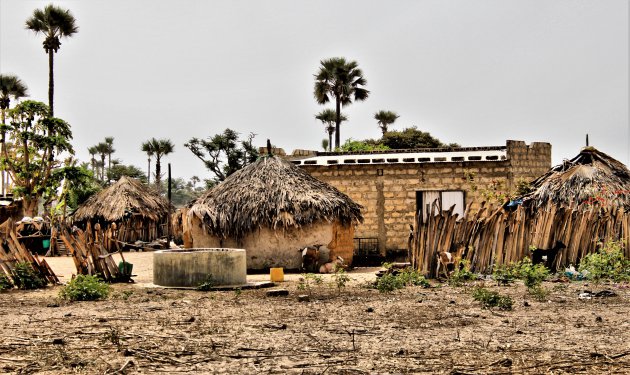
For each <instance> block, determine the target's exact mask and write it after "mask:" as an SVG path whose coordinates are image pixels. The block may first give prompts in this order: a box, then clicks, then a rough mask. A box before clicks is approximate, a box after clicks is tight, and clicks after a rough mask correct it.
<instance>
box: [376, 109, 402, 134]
mask: <svg viewBox="0 0 630 375" xmlns="http://www.w3.org/2000/svg"><path fill="white" fill-rule="evenodd" d="M399 117H400V116H398V113H396V112H392V111H378V112H376V113H375V114H374V119H375V120H376V121H378V126H379V128H381V131H382V132H383V135H385V133H387V127H388V126H389V125H391V124H393V123H394V122H396V119H398V118H399Z"/></svg>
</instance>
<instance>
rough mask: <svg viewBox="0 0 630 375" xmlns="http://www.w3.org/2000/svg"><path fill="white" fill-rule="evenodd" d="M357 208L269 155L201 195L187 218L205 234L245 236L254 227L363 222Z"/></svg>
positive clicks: (353, 203)
mask: <svg viewBox="0 0 630 375" xmlns="http://www.w3.org/2000/svg"><path fill="white" fill-rule="evenodd" d="M361 208H362V207H361V206H360V205H358V204H357V203H355V202H354V201H352V200H351V199H350V198H349V197H348V196H347V195H345V194H343V193H342V192H340V191H339V190H337V189H335V188H334V187H332V186H330V185H328V184H326V183H325V182H322V181H319V180H317V179H315V178H314V177H312V176H311V175H309V174H308V173H307V172H305V171H303V170H302V169H300V168H299V167H297V166H295V165H293V164H292V163H291V162H289V161H286V160H284V159H281V158H279V157H275V156H267V157H262V158H260V159H258V160H257V161H256V162H254V163H252V164H250V165H248V166H247V167H245V168H243V169H241V170H239V171H237V172H235V173H234V174H232V175H231V176H229V177H228V178H227V179H225V181H223V182H222V183H220V184H219V185H217V186H216V187H214V188H213V189H212V190H210V191H208V192H207V193H205V194H204V195H203V196H202V197H200V198H199V199H198V200H197V201H196V202H195V203H194V204H193V205H192V206H191V208H190V210H189V212H188V217H189V218H191V217H193V216H196V217H198V218H199V219H201V220H202V222H203V223H204V225H205V227H206V229H207V230H208V233H210V234H212V235H215V236H219V237H223V238H227V237H232V238H237V239H240V238H243V236H244V235H246V234H248V233H250V232H252V231H254V230H257V229H258V228H263V227H266V228H271V229H280V228H290V227H295V228H300V227H302V226H305V225H309V224H311V223H314V222H317V221H324V220H325V221H328V222H333V221H336V220H339V221H340V222H341V223H342V224H343V225H348V224H351V223H354V222H360V221H363V217H362V216H361Z"/></svg>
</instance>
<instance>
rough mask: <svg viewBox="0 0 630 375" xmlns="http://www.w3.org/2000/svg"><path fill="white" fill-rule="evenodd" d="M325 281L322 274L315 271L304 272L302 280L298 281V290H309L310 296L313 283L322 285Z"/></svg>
mask: <svg viewBox="0 0 630 375" xmlns="http://www.w3.org/2000/svg"><path fill="white" fill-rule="evenodd" d="M323 282H324V279H323V278H322V277H321V276H320V275H316V274H314V273H303V274H302V277H300V282H299V283H298V285H297V288H298V290H302V291H305V292H307V293H308V295H309V296H310V295H311V293H312V292H313V284H315V285H320V284H321V283H323ZM344 285H345V284H344Z"/></svg>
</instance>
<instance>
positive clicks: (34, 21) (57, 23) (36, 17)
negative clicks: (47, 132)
mask: <svg viewBox="0 0 630 375" xmlns="http://www.w3.org/2000/svg"><path fill="white" fill-rule="evenodd" d="M26 28H27V29H28V30H32V31H34V32H35V34H39V33H42V34H43V35H44V43H43V44H44V50H45V51H46V53H47V54H48V106H49V107H50V117H54V110H53V97H54V93H55V80H54V77H53V53H57V51H58V50H59V48H60V47H61V41H60V40H59V39H60V38H62V37H71V36H72V35H74V34H75V33H76V32H77V31H79V28H78V26H77V25H76V24H75V19H74V16H73V15H72V14H71V13H70V11H69V10H66V9H62V8H60V7H56V6H54V5H52V4H49V5H46V6H45V7H44V9H43V10H41V9H35V10H34V11H33V15H32V16H31V18H29V19H27V20H26Z"/></svg>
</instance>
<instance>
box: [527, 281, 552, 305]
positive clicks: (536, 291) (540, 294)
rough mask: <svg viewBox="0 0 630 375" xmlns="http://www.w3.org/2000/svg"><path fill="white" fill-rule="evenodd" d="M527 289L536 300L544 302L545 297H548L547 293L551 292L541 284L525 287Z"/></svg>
mask: <svg viewBox="0 0 630 375" xmlns="http://www.w3.org/2000/svg"><path fill="white" fill-rule="evenodd" d="M527 291H528V292H529V294H530V295H531V296H533V297H534V299H535V300H536V301H538V302H545V301H546V300H547V297H549V294H550V293H551V291H550V290H549V289H546V288H544V287H543V286H542V285H536V286H533V287H531V288H527Z"/></svg>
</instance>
